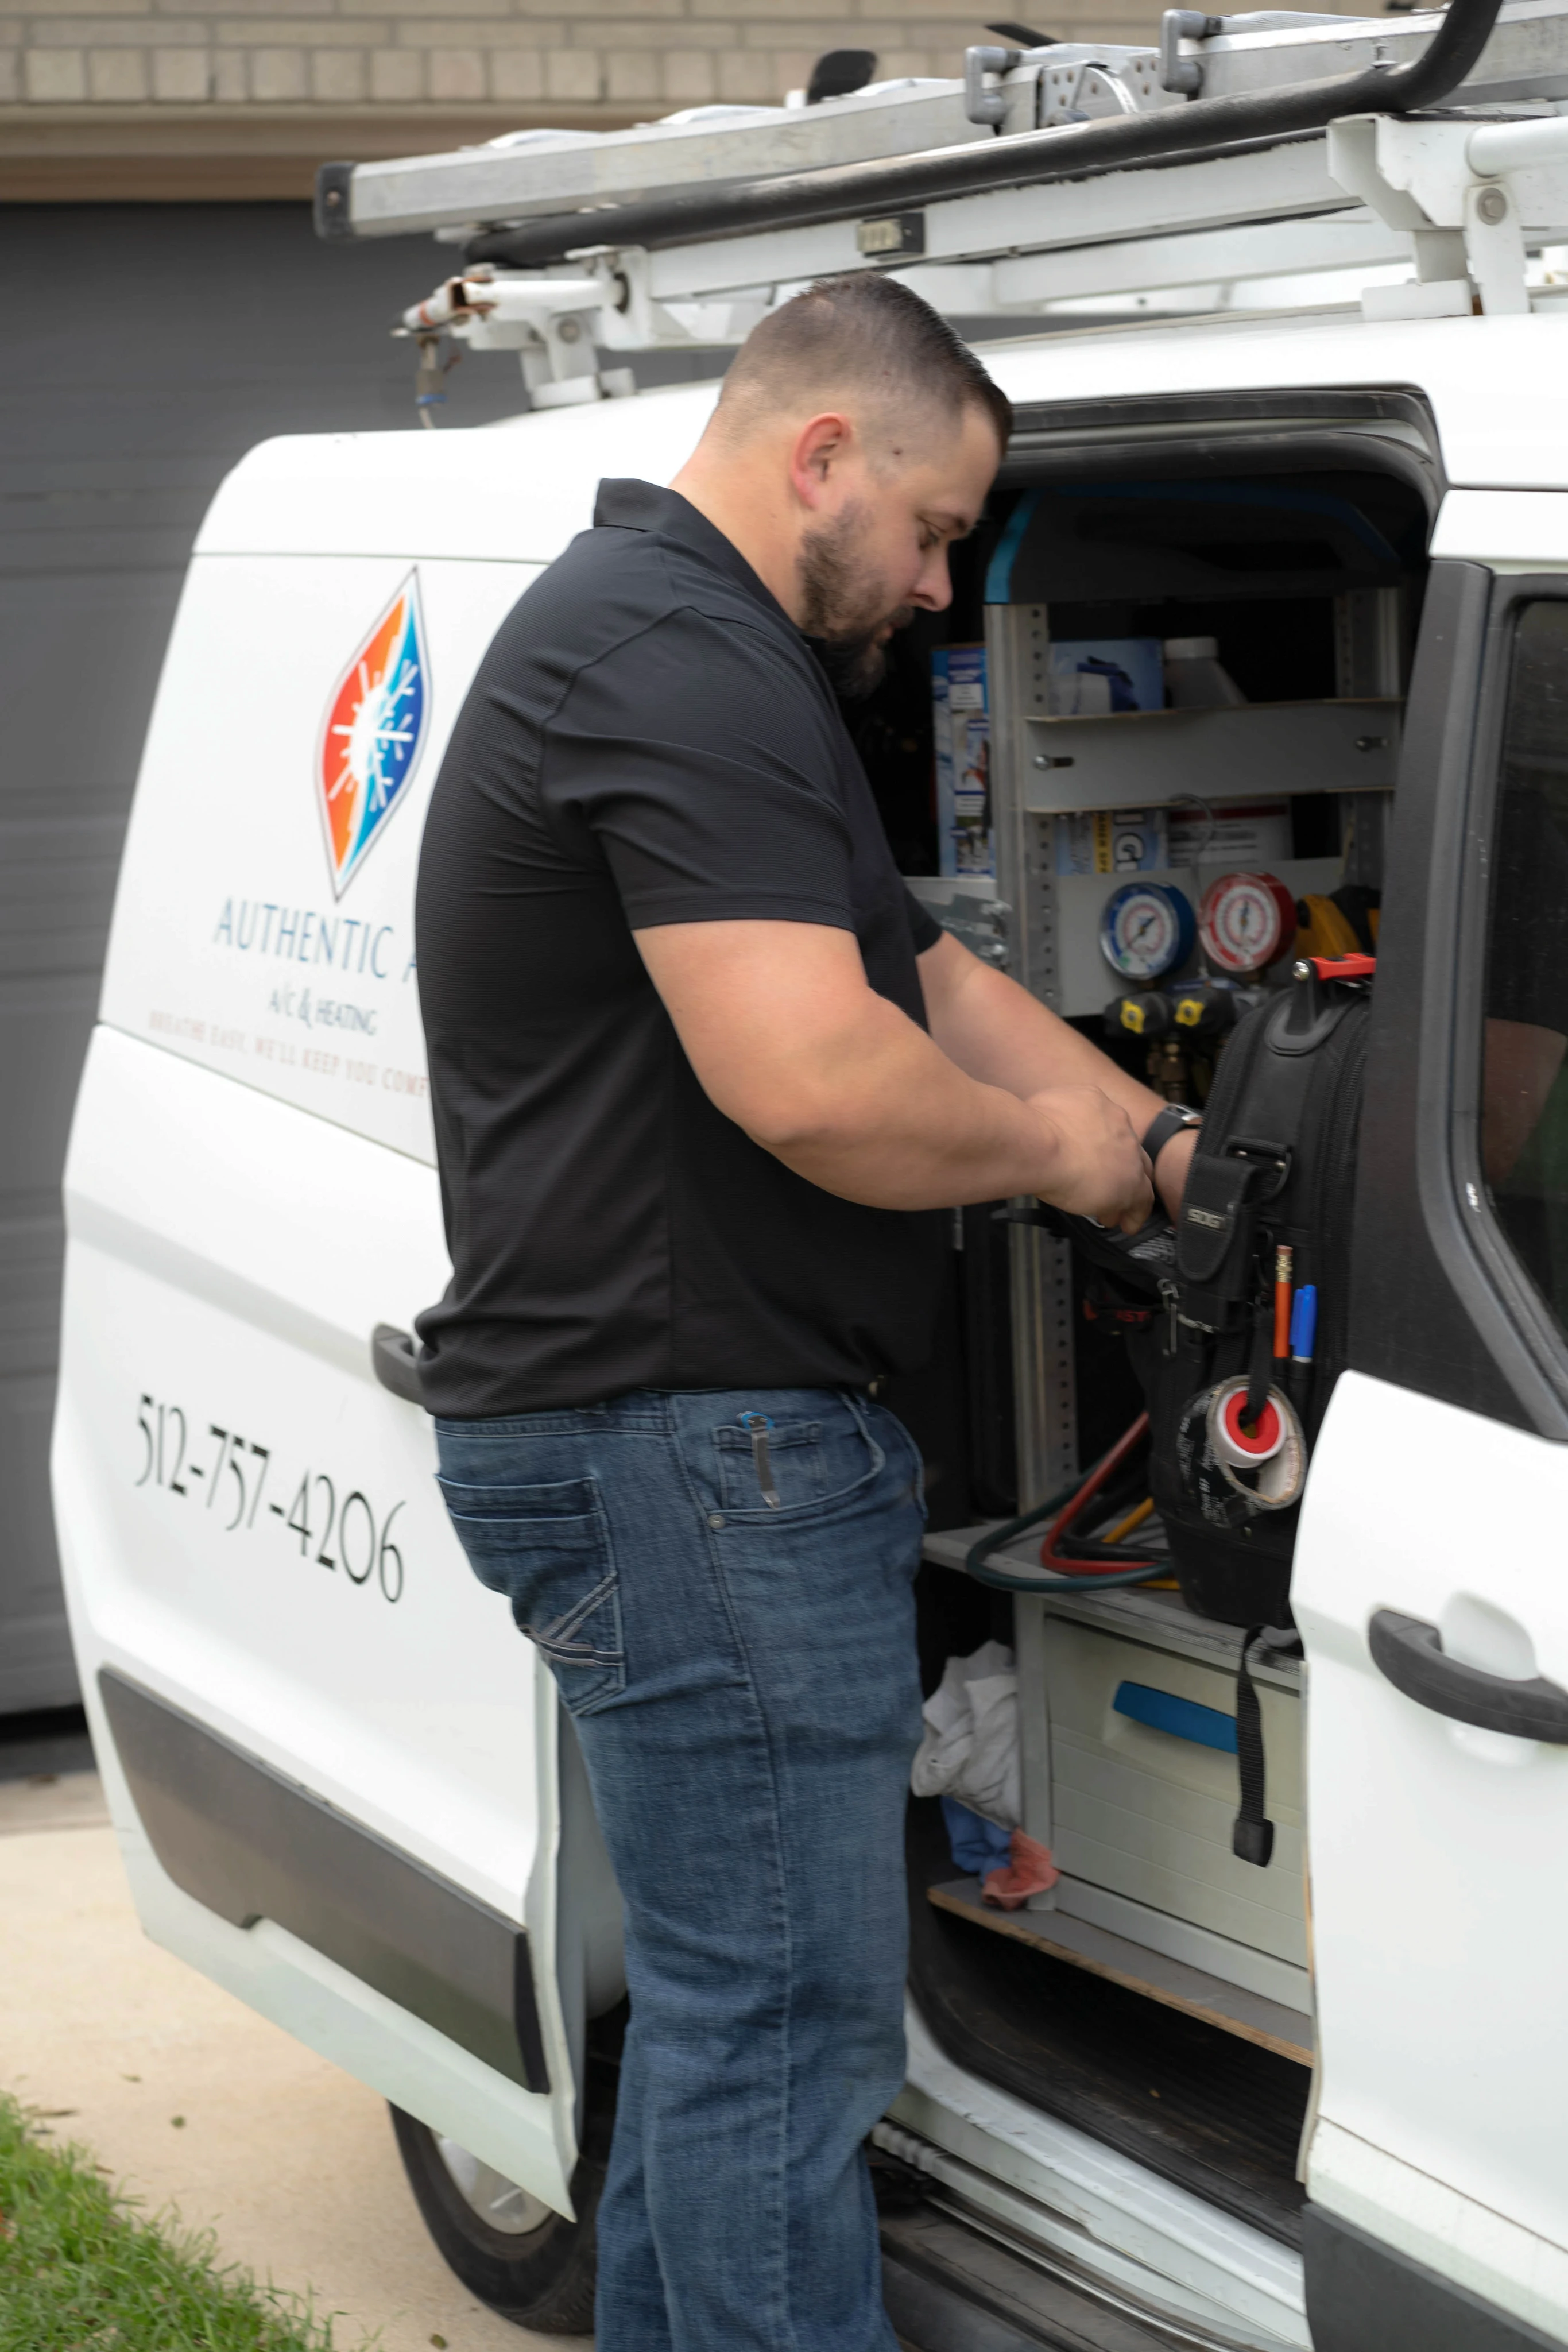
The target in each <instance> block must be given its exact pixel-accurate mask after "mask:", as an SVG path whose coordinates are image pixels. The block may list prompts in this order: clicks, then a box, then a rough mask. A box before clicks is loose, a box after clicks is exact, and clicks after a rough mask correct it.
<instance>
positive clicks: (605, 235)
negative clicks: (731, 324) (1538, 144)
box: [465, 0, 1501, 268]
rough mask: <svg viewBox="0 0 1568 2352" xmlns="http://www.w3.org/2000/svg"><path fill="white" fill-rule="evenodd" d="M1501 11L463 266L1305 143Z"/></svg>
mask: <svg viewBox="0 0 1568 2352" xmlns="http://www.w3.org/2000/svg"><path fill="white" fill-rule="evenodd" d="M1500 5H1501V0H1449V5H1448V13H1447V14H1446V16H1444V18H1443V21H1442V23H1441V24H1440V25H1439V26H1438V28H1437V32H1436V33H1435V34H1434V35H1433V37H1432V38H1431V40H1430V41H1429V42H1428V43H1427V47H1426V48H1425V49H1424V50H1422V51H1421V52H1420V54H1419V55H1418V56H1416V58H1410V59H1407V60H1406V63H1404V64H1403V65H1389V66H1375V67H1373V68H1371V69H1370V70H1368V71H1365V72H1362V73H1355V74H1349V75H1344V76H1342V77H1340V78H1338V79H1334V80H1333V81H1318V82H1305V83H1297V84H1293V85H1291V86H1289V87H1287V88H1285V89H1279V90H1265V91H1261V92H1256V93H1253V92H1249V93H1248V94H1246V95H1244V96H1234V97H1224V98H1208V99H1205V98H1198V99H1194V100H1191V101H1189V103H1188V104H1186V106H1182V107H1161V108H1158V109H1155V110H1151V111H1149V112H1147V113H1133V114H1121V115H1117V116H1114V117H1113V118H1112V119H1111V120H1109V121H1093V122H1083V123H1071V124H1067V125H1063V126H1060V127H1058V128H1055V129H1052V130H1049V131H1019V132H1016V133H1014V134H1013V135H1012V136H1011V137H1009V138H1005V139H992V140H984V141H979V142H974V143H971V144H967V145H963V146H959V147H953V148H941V149H936V150H935V151H933V152H927V153H925V154H923V155H910V156H904V157H902V158H900V159H899V160H897V161H895V162H894V163H880V162H877V163H849V164H840V165H834V166H831V167H829V168H827V169H825V170H819V171H813V172H802V173H787V174H783V175H780V176H776V177H773V178H768V179H758V180H752V181H746V182H741V183H738V184H734V185H731V186H729V187H727V188H719V189H694V190H692V191H690V192H677V193H673V194H669V195H667V196H655V197H652V198H649V199H647V200H645V201H643V202H642V203H637V204H631V205H608V206H605V207H603V208H601V209H598V210H595V211H593V212H591V213H571V214H566V215H555V216H554V217H551V218H546V219H541V220H533V221H528V222H525V223H523V224H521V225H520V226H517V227H515V228H500V229H492V230H488V231H486V232H485V233H484V234H483V235H481V236H476V237H475V238H473V239H472V240H471V241H470V242H469V244H468V245H467V247H465V258H466V259H467V260H468V261H470V262H474V261H481V260H486V261H497V262H502V263H504V264H506V265H507V266H508V267H510V268H542V267H545V266H547V265H549V264H550V263H552V262H559V261H563V260H565V259H566V258H567V257H568V256H569V255H570V254H572V253H575V252H581V251H582V250H583V249H584V248H585V247H587V246H588V245H590V244H594V245H604V244H615V245H620V246H639V247H643V249H644V250H650V251H652V250H657V249H658V248H660V247H664V246H669V245H682V244H688V243H691V242H692V241H694V240H695V239H697V238H703V239H713V238H719V237H729V236H745V235H747V233H748V232H752V231H756V230H759V229H777V228H792V227H810V226H815V225H818V224H820V223H824V222H830V221H839V220H850V219H854V218H857V217H863V216H865V215H871V214H877V213H889V214H893V213H898V212H903V211H907V210H910V209H913V208H915V207H916V206H918V205H925V204H931V203H936V202H940V201H942V200H943V199H946V198H952V197H955V196H965V195H977V194H988V193H990V192H992V191H994V190H996V189H998V188H1004V187H1017V186H1028V185H1039V184H1047V183H1050V182H1061V181H1064V180H1074V179H1081V178H1085V177H1089V176H1092V175H1098V174H1099V173H1106V172H1115V171H1124V170H1127V169H1129V168H1134V167H1139V166H1145V167H1147V166H1158V165H1160V164H1162V163H1176V162H1181V163H1188V162H1193V161H1196V160H1197V159H1199V158H1201V157H1210V156H1219V155H1223V154H1227V153H1235V152H1241V151H1245V150H1246V149H1247V148H1249V147H1253V146H1258V145H1265V144H1268V145H1271V144H1277V143H1279V142H1281V141H1283V140H1287V139H1291V138H1299V137H1301V136H1303V135H1312V133H1315V132H1318V131H1322V130H1324V129H1326V127H1327V126H1328V124H1329V123H1331V122H1333V121H1337V120H1339V119H1340V118H1341V117H1343V116H1346V115H1354V114H1364V113H1378V114H1408V113H1412V112H1414V111H1416V110H1418V109H1422V108H1426V107H1430V106H1434V105H1436V104H1437V102H1438V101H1439V100H1442V99H1444V98H1446V97H1447V96H1448V94H1449V93H1450V91H1452V90H1453V89H1457V88H1458V84H1459V83H1460V82H1462V81H1463V80H1464V79H1465V77H1466V75H1467V74H1469V72H1470V71H1471V69H1472V68H1474V66H1475V65H1476V63H1477V61H1478V59H1479V57H1480V54H1481V51H1482V50H1483V49H1484V47H1486V44H1487V41H1488V38H1489V37H1490V34H1491V31H1492V28H1493V26H1494V25H1495V24H1496V22H1497V17H1498V13H1499V9H1500Z"/></svg>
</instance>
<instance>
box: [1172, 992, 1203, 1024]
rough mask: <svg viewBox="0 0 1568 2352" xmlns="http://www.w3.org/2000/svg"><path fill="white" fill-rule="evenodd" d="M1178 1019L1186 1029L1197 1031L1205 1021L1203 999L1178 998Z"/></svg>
mask: <svg viewBox="0 0 1568 2352" xmlns="http://www.w3.org/2000/svg"><path fill="white" fill-rule="evenodd" d="M1176 1019H1177V1020H1178V1021H1179V1022H1180V1024H1181V1025H1182V1027H1183V1028H1184V1029H1196V1028H1197V1024H1198V1023H1199V1022H1200V1021H1201V1020H1202V1019H1203V999H1202V997H1201V996H1178V997H1177V998H1176Z"/></svg>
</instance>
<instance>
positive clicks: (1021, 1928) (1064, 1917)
mask: <svg viewBox="0 0 1568 2352" xmlns="http://www.w3.org/2000/svg"><path fill="white" fill-rule="evenodd" d="M925 1893H926V1899H927V1901H928V1902H930V1903H933V1904H934V1905H935V1906H936V1909H937V1910H938V1911H950V1912H951V1913H952V1914H953V1915H954V1916H955V1917H956V1918H959V1919H968V1920H970V1921H972V1922H973V1923H974V1925H975V1926H976V1927H988V1928H989V1929H990V1930H991V1932H992V1934H993V1935H998V1936H1009V1937H1011V1938H1012V1939H1013V1941H1014V1942H1015V1943H1019V1944H1029V1945H1031V1946H1032V1947H1033V1948H1034V1949H1035V1950H1036V1951H1037V1952H1044V1953H1045V1954H1046V1955H1047V1956H1048V1958H1051V1959H1053V1960H1065V1961H1066V1962H1067V1964H1068V1966H1069V1967H1070V1968H1075V1969H1087V1970H1088V1971H1089V1973H1090V1974H1091V1975H1092V1976H1098V1977H1104V1978H1105V1979H1107V1980H1108V1981H1109V1982H1110V1983H1112V1984H1119V1985H1124V1986H1125V1987H1126V1988H1127V1990H1129V1991H1132V1992H1141V1993H1143V1994H1144V1995H1145V1998H1146V1999H1147V2000H1157V2001H1160V2002H1163V2003H1164V2005H1165V2007H1166V2008H1167V2009H1178V2010H1180V2011H1181V2012H1182V2014H1183V2015H1184V2016H1186V2017H1196V2018H1199V2019H1201V2020H1202V2021H1203V2023H1204V2024H1206V2025H1216V2026H1218V2028H1219V2030H1220V2031H1221V2032H1223V2033H1234V2034H1236V2035H1237V2036H1238V2037H1239V2039H1240V2040H1241V2041H1243V2042H1256V2043H1257V2045H1258V2047H1259V2048H1260V2050H1271V2051H1273V2053H1274V2054H1275V2056H1276V2057H1279V2058H1289V2059H1291V2060H1292V2061H1293V2062H1294V2063H1295V2064H1297V2065H1298V2066H1310V2065H1311V2064H1312V2054H1313V2052H1312V2020H1311V2019H1310V2018H1309V2017H1305V2016H1303V2015H1302V2014H1301V2011H1300V2010H1295V2009H1287V2008H1286V2007H1285V2005H1284V2003H1283V2002H1282V2001H1278V2000H1266V1999H1265V1998H1264V1997H1263V1995H1262V1994H1261V1993H1255V1992H1248V1991H1246V1990H1243V1988H1242V1987H1241V1986H1240V1985H1233V1984H1227V1983H1226V1982H1225V1981H1224V1979H1222V1978H1220V1977H1213V1976H1210V1975H1209V1974H1208V1972H1207V1969H1195V1968H1190V1967H1188V1966H1187V1964H1186V1962H1185V1961H1183V1960H1172V1959H1167V1958H1166V1955H1165V1954H1164V1953H1163V1952H1154V1951H1151V1950H1150V1949H1149V1948H1148V1946H1147V1945H1146V1944H1134V1943H1132V1942H1130V1941H1129V1940H1128V1938H1127V1937H1125V1936H1113V1935H1112V1934H1111V1933H1110V1932H1109V1930H1108V1929H1106V1928H1104V1927H1093V1926H1092V1925H1091V1923H1090V1922H1089V1921H1088V1920H1087V1919H1074V1918H1072V1917H1071V1916H1070V1915H1069V1914H1068V1913H1066V1912H1064V1911H998V1909H996V1908H995V1906H992V1905H990V1904H988V1903H987V1902H986V1900H985V1898H984V1895H983V1894H982V1892H981V1887H980V1882H979V1880H978V1879H977V1878H957V1879H954V1880H952V1881H951V1882H950V1883H949V1884H948V1885H944V1886H928V1887H927V1888H926V1890H925Z"/></svg>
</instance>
